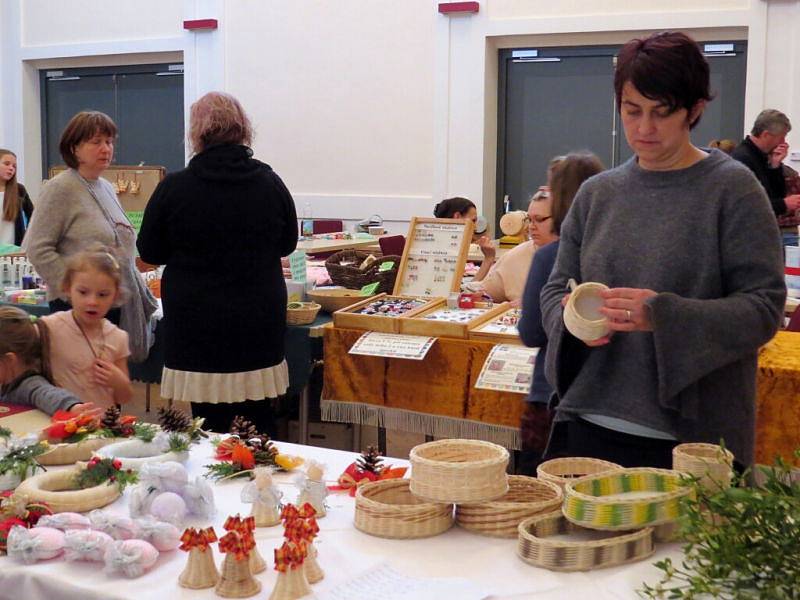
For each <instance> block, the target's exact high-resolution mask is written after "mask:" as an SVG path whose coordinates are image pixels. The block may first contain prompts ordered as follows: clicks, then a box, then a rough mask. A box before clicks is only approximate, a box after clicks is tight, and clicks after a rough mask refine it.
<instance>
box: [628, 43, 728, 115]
mask: <svg viewBox="0 0 800 600" xmlns="http://www.w3.org/2000/svg"><path fill="white" fill-rule="evenodd" d="M709 79H710V78H709V67H708V61H706V59H705V57H704V56H703V53H702V52H701V51H700V47H699V46H698V45H697V42H695V41H694V40H693V39H692V38H690V37H689V36H688V35H686V34H685V33H681V32H680V31H663V32H660V33H654V34H652V35H651V36H649V37H646V38H637V39H633V40H631V41H630V42H628V43H627V44H625V45H624V46H623V47H622V49H621V50H620V51H619V55H618V56H617V67H616V70H615V71H614V92H615V94H616V96H617V111H619V110H620V108H621V107H622V88H623V86H624V85H625V83H627V82H628V81H630V82H631V84H632V85H633V87H635V88H636V89H637V90H638V91H639V93H640V94H642V95H643V96H644V97H645V98H649V99H650V100H658V101H661V102H663V103H664V104H666V105H667V106H668V107H669V112H670V113H674V112H675V111H677V110H680V109H681V108H685V109H686V110H687V111H689V112H690V113H691V111H692V109H693V108H694V107H695V105H696V104H697V103H698V102H699V101H700V100H711V99H712V98H713V96H712V95H711V92H710V91H709ZM699 122H700V116H699V115H698V117H697V118H696V119H695V120H694V121H693V122H692V123H691V124H690V128H694V126H695V125H697V123H699Z"/></svg>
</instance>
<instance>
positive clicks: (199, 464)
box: [0, 443, 681, 600]
mask: <svg viewBox="0 0 800 600" xmlns="http://www.w3.org/2000/svg"><path fill="white" fill-rule="evenodd" d="M278 445H279V446H280V448H281V449H282V451H285V452H289V453H293V454H299V455H301V456H304V457H306V458H314V459H316V460H319V461H321V462H322V463H325V464H326V465H327V468H328V470H327V473H328V476H329V477H335V476H336V475H338V474H339V473H340V472H341V471H342V470H343V469H344V468H345V467H346V466H347V465H348V464H349V463H350V462H352V461H353V460H354V459H355V458H356V454H354V453H350V452H342V451H338V450H328V449H322V448H311V447H305V446H295V445H293V444H282V443H281V444H278ZM211 450H212V449H211V445H210V444H209V443H205V444H204V445H202V446H200V447H199V448H196V449H194V450H193V451H192V454H191V457H190V459H189V461H188V463H187V468H188V469H189V472H190V477H192V478H193V477H194V476H196V475H199V474H201V473H202V471H203V465H204V464H207V463H209V462H211V460H212V459H211ZM388 462H390V463H392V464H396V465H401V464H407V463H405V462H404V461H400V460H389V461H388ZM291 478H292V475H291V474H286V473H283V474H277V475H276V476H275V480H276V482H277V483H278V484H279V485H280V488H281V490H282V491H283V492H284V499H285V500H286V501H294V500H295V499H296V495H297V492H296V489H295V488H294V486H293V485H291ZM242 485H243V482H242V481H230V482H226V483H223V484H215V485H214V493H215V497H216V504H217V514H216V516H215V518H214V519H213V522H212V523H208V522H205V521H202V520H191V521H187V522H186V523H185V526H193V527H206V526H208V525H210V524H213V526H214V528H215V530H216V532H217V534H218V535H219V534H221V533H222V532H223V529H222V523H223V522H224V520H225V518H226V517H227V516H228V515H230V514H235V513H237V512H242V513H243V514H246V513H247V512H248V511H249V508H248V505H244V504H242V503H241V502H240V501H239V494H240V492H241V488H242ZM129 497H130V491H127V490H126V492H125V493H124V494H123V496H122V497H121V498H120V499H118V500H117V501H116V502H115V503H114V504H112V505H111V506H109V507H107V508H106V510H111V511H114V512H117V513H120V514H127V512H128V498H129ZM328 505H329V507H330V508H329V510H328V515H327V516H326V517H324V518H322V519H320V520H319V526H320V529H321V531H320V534H319V537H318V538H317V541H316V542H315V545H316V547H317V549H318V551H319V557H318V561H319V564H320V566H321V567H322V569H323V570H324V571H325V578H324V579H323V580H322V581H321V582H319V583H318V584H315V585H314V586H313V589H314V593H315V594H316V596H317V597H318V598H319V599H320V600H324V599H325V597H326V594H327V593H328V592H329V591H330V590H331V589H333V588H335V587H336V586H337V585H341V584H343V583H345V582H347V581H349V580H351V579H353V578H354V577H356V576H358V575H360V574H362V573H364V572H365V571H367V570H370V569H371V568H374V567H375V566H376V565H379V564H381V563H389V564H390V565H391V566H392V567H394V568H395V569H397V570H398V571H400V572H401V573H403V574H406V575H409V576H414V577H462V578H466V579H468V580H470V581H472V582H474V583H475V584H477V585H480V586H482V588H483V589H484V590H486V593H487V594H492V595H491V596H489V597H490V598H493V599H494V600H503V599H509V600H511V598H513V599H514V600H521V599H523V598H537V599H539V598H548V599H555V598H558V599H564V598H576V599H577V598H593V599H594V600H611V599H613V600H621V599H634V598H637V595H636V591H635V590H636V589H639V588H641V587H642V582H644V581H647V582H649V583H651V584H652V583H655V582H656V581H657V580H658V575H659V571H658V570H657V569H656V568H655V567H653V566H652V563H653V562H654V561H656V560H659V559H663V558H665V557H667V556H670V557H672V558H673V559H677V560H679V559H680V556H681V553H680V549H679V547H678V546H676V545H674V544H671V545H661V546H658V548H657V550H656V554H655V555H654V556H652V557H651V558H649V559H647V560H645V561H642V562H638V563H634V564H631V565H627V566H623V567H615V568H612V569H605V570H598V571H590V572H587V573H554V572H550V571H546V570H543V569H537V568H535V567H532V566H530V565H527V564H526V563H524V562H522V561H521V560H520V559H519V558H517V557H516V555H515V547H516V540H513V539H495V538H488V537H483V536H480V535H476V534H473V533H470V532H468V531H465V530H463V529H460V528H459V527H457V526H455V527H453V528H452V529H450V530H449V531H447V532H446V533H444V534H442V535H439V536H436V537H432V538H426V539H420V540H388V539H382V538H376V537H372V536H369V535H366V534H364V533H361V532H359V531H358V530H356V529H355V527H354V526H353V513H354V501H353V499H352V498H350V496H348V495H347V494H346V493H342V492H339V493H336V494H332V495H331V496H329V497H328ZM282 533H283V529H282V528H281V527H272V528H259V529H256V542H257V544H258V548H259V551H260V552H261V555H262V556H263V557H264V558H265V560H266V561H267V563H268V564H269V566H270V567H271V566H272V557H273V549H274V548H276V547H278V546H279V545H280V543H281V542H282V538H281V536H282ZM213 548H214V554H215V557H216V559H217V563H218V564H219V563H220V562H221V560H222V556H221V555H220V554H219V552H218V551H217V546H216V544H215V545H214V546H213ZM186 558H187V555H186V553H185V552H182V551H180V550H175V551H173V552H164V553H162V554H161V555H160V557H159V559H158V562H157V563H156V565H155V567H154V568H153V569H152V570H151V571H150V572H148V573H146V574H145V575H143V576H142V577H140V578H138V579H127V578H124V577H121V576H119V575H114V576H110V575H106V574H104V573H103V572H102V570H101V568H99V564H98V563H80V562H78V563H68V562H66V561H64V560H63V559H53V560H50V561H46V562H40V563H36V564H34V565H30V566H26V565H23V564H20V563H16V562H13V561H11V560H10V559H8V557H0V600H23V599H24V600H53V599H58V600H117V599H135V600H147V599H152V598H157V599H162V600H163V599H166V598H169V599H170V600H190V599H198V600H202V599H206V600H210V599H212V598H218V596H216V595H215V594H214V592H213V590H211V589H206V590H188V589H185V588H182V587H179V586H178V576H179V574H180V573H181V571H182V570H183V568H184V566H185V564H186ZM276 577H277V573H276V572H275V571H274V570H273V569H272V568H269V569H268V570H266V571H264V572H263V573H260V574H259V575H256V578H257V579H258V580H259V581H260V582H261V584H262V591H261V593H260V594H258V595H257V596H253V597H254V598H267V597H268V596H269V594H270V591H271V590H272V587H273V585H274V583H275V580H276ZM448 600H449V599H448Z"/></svg>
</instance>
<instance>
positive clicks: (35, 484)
mask: <svg viewBox="0 0 800 600" xmlns="http://www.w3.org/2000/svg"><path fill="white" fill-rule="evenodd" d="M77 473H78V470H77V469H64V470H61V471H48V472H47V473H40V474H39V475H34V476H33V477H30V478H28V479H26V480H25V481H23V482H22V483H21V484H20V485H19V487H18V488H17V493H18V494H24V495H25V497H27V498H28V500H29V501H30V502H45V503H46V504H47V505H48V506H49V507H50V509H51V510H52V511H53V512H54V513H61V512H87V511H90V510H94V509H95V508H103V507H104V506H108V505H109V504H111V503H112V502H114V500H116V499H117V498H119V495H120V491H119V486H118V485H116V484H114V483H103V484H101V485H98V486H95V487H91V488H86V489H85V490H79V489H75V488H74V487H73V485H74V484H73V481H74V477H75V475H76V474H77Z"/></svg>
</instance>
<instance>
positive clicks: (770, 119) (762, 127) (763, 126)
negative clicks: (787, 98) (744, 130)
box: [750, 108, 792, 137]
mask: <svg viewBox="0 0 800 600" xmlns="http://www.w3.org/2000/svg"><path fill="white" fill-rule="evenodd" d="M791 130H792V124H791V123H790V122H789V117H787V116H786V115H785V114H783V113H782V112H781V111H779V110H775V109H774V108H766V109H764V110H762V111H761V112H760V113H758V116H757V117H756V122H755V123H753V129H752V130H751V131H750V133H751V134H752V135H754V136H756V137H758V136H759V135H761V134H762V133H764V132H765V131H767V132H769V133H771V134H773V135H779V134H781V133H789V132H790V131H791Z"/></svg>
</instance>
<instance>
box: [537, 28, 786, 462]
mask: <svg viewBox="0 0 800 600" xmlns="http://www.w3.org/2000/svg"><path fill="white" fill-rule="evenodd" d="M614 86H615V91H616V95H617V105H618V110H619V111H620V113H621V117H622V123H623V127H624V129H625V136H626V138H627V140H628V144H629V145H630V146H631V148H632V149H633V150H634V153H635V155H634V157H633V158H631V159H630V160H629V161H628V162H626V163H625V164H623V165H621V166H620V167H617V168H616V169H612V170H610V171H605V172H604V173H601V174H599V175H596V176H595V177H593V178H591V179H590V180H589V181H587V182H586V183H584V184H583V186H581V188H580V190H579V192H578V194H577V196H576V197H575V201H574V203H573V205H572V208H571V210H570V212H569V214H568V216H567V218H566V219H565V221H564V223H563V225H562V228H561V243H560V246H559V250H558V256H557V259H556V264H555V268H554V270H553V273H552V275H551V277H550V279H549V281H548V283H547V285H546V286H545V287H544V289H543V290H542V294H541V305H542V314H543V322H544V325H545V330H546V331H547V333H548V339H549V347H548V352H547V359H546V372H547V375H548V379H549V380H550V381H551V383H552V384H553V386H554V388H555V390H556V393H557V394H558V396H559V397H560V404H559V405H558V413H557V424H556V428H555V430H554V432H553V435H552V436H551V448H550V452H551V454H555V453H561V452H566V454H567V455H571V456H576V455H577V456H594V457H597V458H604V459H607V460H611V461H614V462H617V463H620V464H622V465H624V466H655V467H669V466H670V465H671V450H672V448H673V447H674V446H675V445H676V444H677V443H679V442H711V443H718V442H719V441H720V439H721V438H724V440H725V443H726V445H727V446H728V448H730V449H731V450H732V451H733V453H734V454H735V456H736V458H737V460H738V461H739V462H740V463H742V464H749V463H751V462H752V459H753V449H754V448H753V446H754V429H755V423H754V421H755V379H756V359H757V354H758V348H759V346H761V345H762V344H764V343H766V342H767V341H768V340H770V339H771V338H772V336H773V335H774V334H775V332H776V330H777V329H778V326H779V324H780V322H781V319H782V316H783V304H784V300H785V296H786V289H785V286H784V282H783V266H782V258H781V244H780V237H779V234H778V229H777V227H776V225H775V218H774V216H773V214H772V211H771V209H770V204H769V202H768V200H767V197H766V195H765V194H764V190H763V189H762V188H761V186H760V185H759V183H758V181H756V179H755V178H754V177H753V175H752V173H751V172H750V171H749V170H748V169H747V168H743V167H742V165H741V164H739V163H737V162H736V161H734V160H732V159H730V158H729V157H728V156H727V155H725V154H724V153H722V152H720V151H719V150H711V151H710V152H709V151H705V150H702V149H700V148H698V147H696V146H694V145H692V143H691V140H690V138H689V131H690V129H691V128H692V127H693V126H694V125H696V124H697V122H698V120H699V119H700V116H701V114H702V112H703V109H704V107H705V105H706V103H707V102H708V101H709V100H710V98H711V96H710V93H709V89H708V86H709V70H708V64H707V63H706V61H705V58H703V55H702V53H701V52H700V50H699V48H698V47H697V44H696V43H695V42H694V41H693V40H691V39H690V38H689V37H687V36H686V35H684V34H682V33H670V32H668V33H661V34H655V35H653V36H651V37H649V38H647V39H642V40H633V41H631V42H629V43H628V44H626V45H625V46H624V47H623V48H622V50H621V51H620V54H619V57H618V62H617V70H616V74H615V79H614ZM571 278H572V279H575V280H576V281H577V282H579V283H581V282H587V281H596V282H600V283H604V284H606V285H607V286H609V287H610V288H611V289H610V290H609V291H607V292H604V294H603V295H604V306H603V308H602V309H601V312H602V313H603V314H604V315H605V316H606V317H607V318H608V320H609V325H610V328H611V332H610V333H609V335H607V336H606V337H603V338H601V339H599V340H595V341H593V342H588V343H585V342H582V341H580V340H579V339H577V338H575V337H573V336H572V335H571V334H570V333H569V332H568V331H567V330H566V328H565V326H564V321H563V308H562V303H563V301H564V298H565V290H566V287H567V282H568V280H569V279H571Z"/></svg>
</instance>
